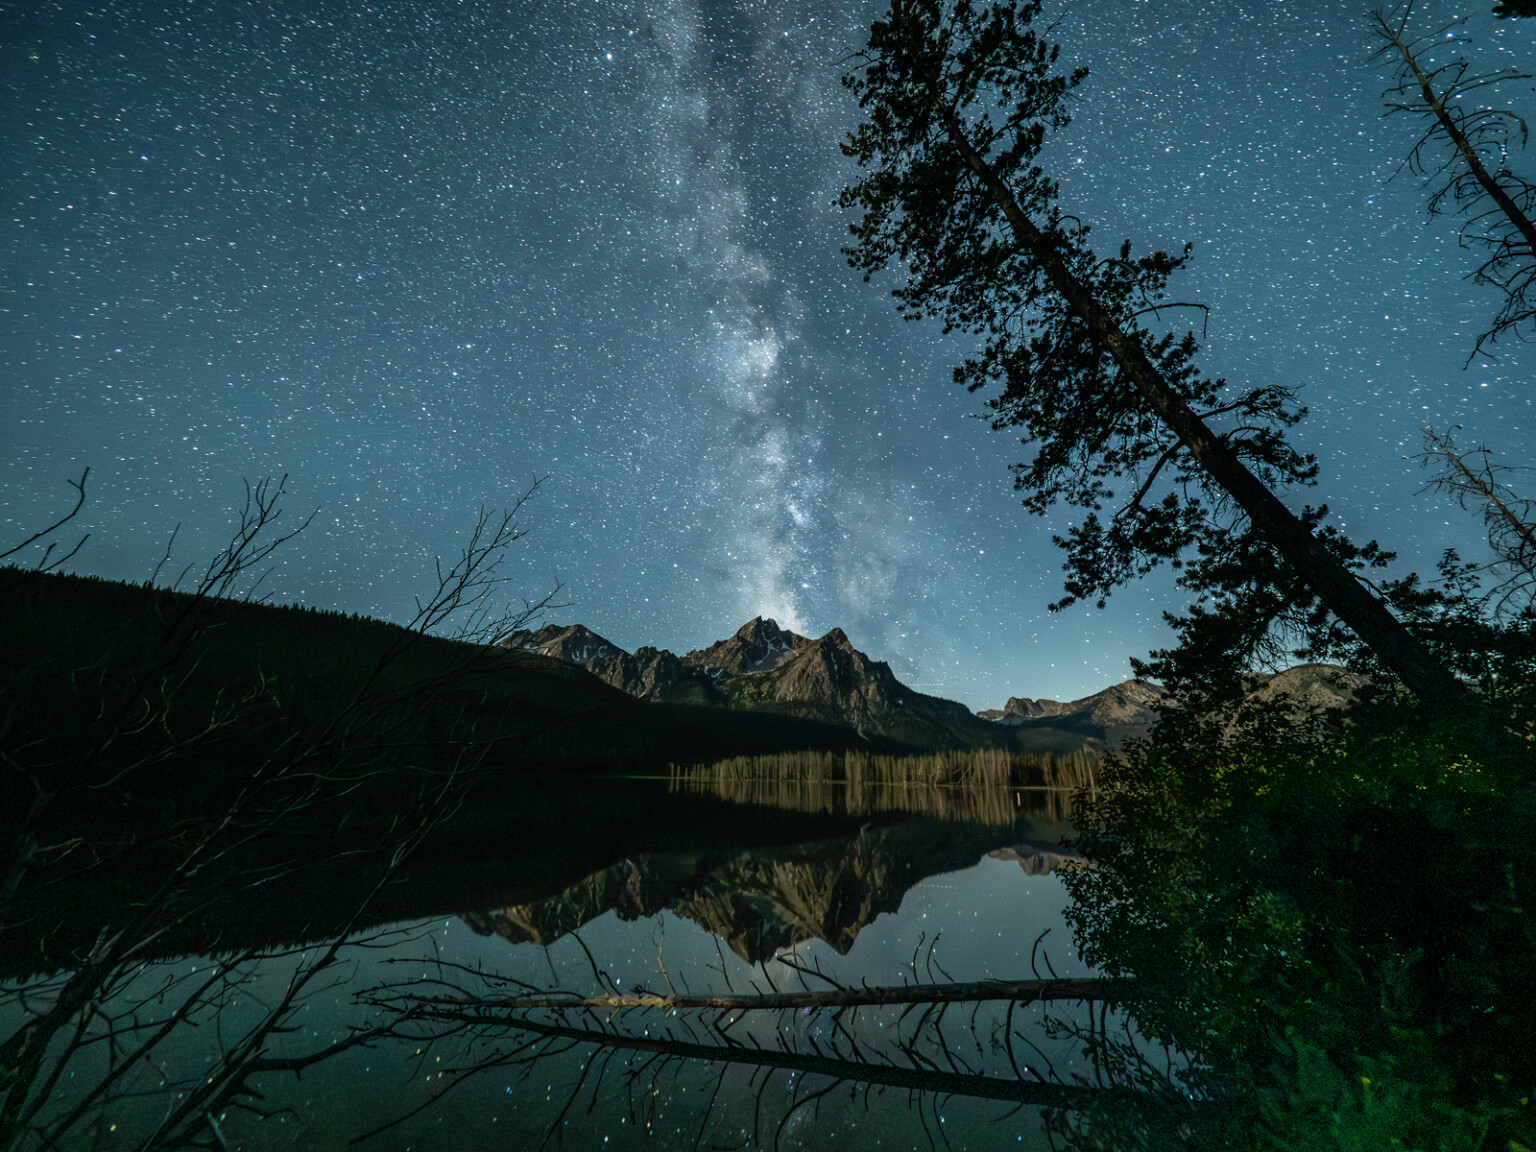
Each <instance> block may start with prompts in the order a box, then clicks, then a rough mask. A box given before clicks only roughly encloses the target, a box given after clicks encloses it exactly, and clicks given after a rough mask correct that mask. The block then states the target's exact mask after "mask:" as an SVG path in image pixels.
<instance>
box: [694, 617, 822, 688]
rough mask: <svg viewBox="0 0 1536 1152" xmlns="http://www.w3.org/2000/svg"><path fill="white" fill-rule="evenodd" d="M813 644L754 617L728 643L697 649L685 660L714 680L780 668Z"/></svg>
mask: <svg viewBox="0 0 1536 1152" xmlns="http://www.w3.org/2000/svg"><path fill="white" fill-rule="evenodd" d="M811 643H813V641H810V640H807V639H806V638H805V637H804V636H799V635H797V634H795V633H794V632H790V631H788V630H787V629H783V628H780V627H779V626H778V624H777V623H776V622H774V621H772V620H764V619H763V618H762V617H761V616H754V617H753V618H752V619H751V620H749V621H747V623H745V624H743V625H742V626H741V628H740V629H738V630H737V632H736V635H734V636H732V637H731V638H730V639H729V640H721V641H719V642H717V643H715V644H711V645H710V646H709V647H708V648H699V649H695V650H694V651H692V652H689V653H687V654H685V655H684V656H683V657H682V661H683V663H684V664H687V665H688V666H689V667H692V668H698V669H701V670H702V671H704V672H706V673H708V674H709V675H710V676H712V677H713V678H714V679H721V678H722V676H744V675H747V674H748V673H751V672H766V671H769V670H770V669H773V668H777V667H778V666H779V665H781V664H784V663H786V662H788V661H790V660H793V659H794V658H795V656H796V655H797V654H798V653H799V652H800V651H801V650H802V649H804V648H805V647H806V646H807V645H809V644H811Z"/></svg>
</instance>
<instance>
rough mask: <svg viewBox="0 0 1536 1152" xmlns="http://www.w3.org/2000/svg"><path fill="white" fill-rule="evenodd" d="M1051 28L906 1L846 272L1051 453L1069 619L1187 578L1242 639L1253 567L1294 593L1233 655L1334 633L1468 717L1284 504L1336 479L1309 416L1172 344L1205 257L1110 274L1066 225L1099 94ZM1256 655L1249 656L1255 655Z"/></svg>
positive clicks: (886, 45)
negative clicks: (1232, 579) (977, 340)
mask: <svg viewBox="0 0 1536 1152" xmlns="http://www.w3.org/2000/svg"><path fill="white" fill-rule="evenodd" d="M1039 13H1040V3H1039V2H1038V0H1023V2H1020V3H1001V4H992V5H987V6H978V5H977V4H975V3H973V2H972V0H957V2H955V3H952V4H944V3H941V2H940V0H895V2H894V3H893V4H892V7H891V10H890V13H889V14H888V16H887V18H886V19H885V20H882V21H880V22H878V23H876V24H875V25H874V26H873V28H872V29H871V33H870V41H869V45H868V47H867V49H866V50H865V52H864V53H863V54H862V56H861V57H859V58H858V65H859V66H858V67H857V68H855V70H854V71H852V72H850V73H849V74H848V75H847V76H845V77H844V83H845V84H846V85H847V86H848V87H849V88H850V89H851V90H852V91H853V92H854V94H855V95H856V96H857V97H858V101H859V106H860V108H861V109H862V110H863V113H864V117H865V119H864V122H863V123H861V124H860V125H859V126H858V128H857V129H856V130H855V131H854V132H853V133H852V134H851V135H850V136H849V137H848V139H847V141H846V142H845V143H844V145H843V150H844V152H845V153H846V154H847V155H849V156H850V157H852V158H853V159H855V160H856V161H857V162H858V163H859V165H860V166H861V167H862V168H863V169H864V170H865V173H864V175H863V178H862V179H861V180H859V181H858V182H857V183H854V184H852V185H850V186H849V187H847V188H845V189H844V191H843V194H842V198H841V204H842V206H844V207H845V208H854V209H859V210H861V211H862V216H861V218H860V219H859V221H858V222H857V223H855V224H853V225H852V226H851V227H852V232H853V236H854V244H853V245H852V246H851V247H850V248H848V249H847V250H846V253H847V255H848V259H849V262H850V263H851V264H852V265H853V266H854V267H855V268H857V269H859V270H861V271H863V272H864V274H865V277H866V279H868V278H870V277H872V276H873V275H874V274H875V273H876V272H879V271H881V270H883V269H885V268H887V267H889V266H890V265H892V264H893V263H900V264H902V265H903V266H904V267H905V269H906V282H905V283H904V284H903V285H901V286H899V287H898V288H896V289H895V292H894V295H895V296H896V299H897V301H898V302H899V304H900V306H901V308H902V310H903V313H904V314H905V315H906V316H908V317H910V318H918V317H933V318H937V319H939V320H941V321H942V323H943V324H944V330H945V331H946V332H950V331H960V332H966V333H972V334H975V335H977V336H980V337H981V338H982V346H981V348H980V350H979V351H977V352H976V353H974V354H973V355H971V356H970V357H968V358H967V359H966V360H965V362H964V363H963V364H961V365H960V366H959V367H957V368H956V369H955V380H956V382H958V383H961V384H963V385H965V386H966V387H968V388H970V389H972V390H975V389H981V388H987V389H997V391H996V393H995V394H994V395H992V396H991V398H990V399H989V400H988V402H987V403H988V405H989V407H990V409H991V411H992V414H993V415H992V420H993V425H994V427H996V428H999V429H1004V428H1016V429H1021V430H1022V431H1023V433H1024V437H1023V439H1024V442H1025V443H1026V444H1029V445H1031V447H1032V448H1033V450H1034V457H1033V459H1032V460H1030V461H1029V462H1027V463H1023V464H1020V465H1018V466H1017V468H1016V476H1017V482H1018V484H1019V487H1020V488H1021V489H1023V490H1024V491H1025V493H1026V496H1025V500H1024V503H1025V505H1026V507H1028V508H1029V509H1030V510H1031V511H1033V512H1036V513H1044V512H1046V511H1047V510H1049V509H1050V508H1052V507H1053V506H1054V505H1056V504H1058V503H1065V504H1067V505H1069V506H1072V507H1076V508H1079V509H1081V510H1082V513H1083V516H1082V519H1081V521H1080V522H1079V523H1078V524H1077V525H1076V526H1075V527H1073V528H1072V529H1071V530H1070V531H1069V532H1068V533H1067V535H1066V536H1065V537H1061V538H1058V543H1059V544H1061V545H1062V546H1063V547H1064V548H1065V550H1066V554H1067V560H1066V565H1065V568H1066V572H1067V577H1066V596H1065V597H1064V598H1063V599H1062V600H1060V601H1059V602H1058V603H1057V604H1056V605H1054V606H1053V607H1063V606H1065V605H1067V604H1071V603H1073V602H1074V601H1076V600H1079V599H1091V600H1096V601H1098V602H1099V603H1101V604H1102V603H1103V601H1104V599H1105V597H1107V596H1108V595H1109V594H1110V592H1111V591H1112V590H1113V589H1114V588H1115V587H1116V586H1118V585H1120V584H1122V583H1124V582H1126V581H1128V580H1130V579H1133V578H1135V577H1137V576H1140V575H1143V574H1145V573H1147V572H1149V571H1151V570H1152V569H1153V568H1154V567H1156V566H1158V565H1159V564H1162V563H1172V564H1173V565H1174V566H1175V567H1178V568H1181V569H1183V572H1184V577H1183V579H1184V582H1185V583H1186V585H1187V586H1189V587H1191V588H1194V589H1196V590H1198V591H1199V592H1201V593H1202V594H1203V595H1206V596H1212V595H1214V596H1215V597H1216V598H1217V600H1218V607H1219V610H1220V618H1221V619H1222V620H1224V621H1225V620H1227V619H1228V618H1229V617H1231V615H1232V613H1233V612H1234V611H1237V610H1238V609H1240V608H1241V609H1244V610H1246V609H1248V608H1252V607H1253V606H1254V604H1253V602H1249V601H1243V600H1241V598H1240V597H1237V596H1235V595H1234V594H1233V590H1232V589H1231V588H1227V587H1224V586H1223V585H1222V583H1221V579H1220V574H1221V573H1228V574H1230V573H1231V572H1232V571H1235V570H1237V569H1234V567H1233V565H1234V564H1238V565H1239V567H1240V568H1241V570H1242V572H1243V573H1244V580H1245V581H1246V582H1249V583H1251V582H1252V580H1253V579H1260V582H1261V583H1262V584H1264V585H1265V586H1266V587H1269V588H1271V589H1274V588H1282V589H1283V592H1282V594H1280V595H1279V596H1278V598H1276V597H1273V596H1272V597H1270V598H1269V602H1267V603H1266V604H1265V605H1264V608H1265V611H1266V612H1270V613H1271V614H1270V615H1269V616H1268V617H1267V618H1265V619H1258V620H1255V619H1251V618H1248V617H1245V618H1244V619H1243V620H1242V621H1241V623H1242V625H1243V627H1242V628H1239V629H1238V630H1237V632H1236V633H1234V632H1233V630H1232V629H1230V628H1228V629H1226V631H1227V634H1228V636H1229V638H1230V636H1232V635H1236V634H1239V633H1241V634H1242V635H1244V636H1246V637H1248V638H1250V639H1251V640H1252V641H1253V642H1254V643H1257V642H1259V641H1260V640H1261V639H1262V638H1263V637H1264V636H1266V635H1267V634H1268V631H1269V627H1270V625H1272V624H1273V623H1274V622H1275V620H1276V619H1278V618H1280V617H1283V616H1287V615H1288V616H1289V618H1290V619H1292V620H1293V621H1304V620H1308V619H1315V618H1318V617H1320V616H1321V617H1328V616H1329V615H1330V614H1331V616H1332V617H1336V618H1337V619H1338V620H1340V621H1342V622H1343V623H1344V624H1345V625H1346V626H1347V627H1348V628H1349V629H1350V630H1351V631H1352V632H1353V633H1354V634H1355V635H1356V636H1358V637H1359V638H1360V640H1361V641H1363V642H1364V643H1365V644H1366V645H1367V646H1369V647H1370V648H1371V649H1372V650H1373V651H1374V652H1375V653H1376V654H1377V655H1378V656H1379V657H1380V659H1381V661H1382V663H1383V664H1384V665H1385V666H1386V667H1387V668H1388V669H1389V670H1390V671H1391V672H1392V673H1393V674H1394V675H1396V676H1397V677H1398V678H1400V679H1401V680H1402V681H1403V682H1404V683H1406V684H1407V685H1408V686H1409V687H1410V688H1412V689H1413V690H1414V691H1415V692H1416V693H1417V694H1419V695H1421V696H1426V697H1429V698H1436V699H1455V698H1458V697H1459V696H1460V695H1461V694H1462V689H1461V687H1460V684H1459V682H1458V681H1457V680H1456V679H1455V677H1453V676H1452V675H1451V674H1450V673H1449V672H1447V671H1446V670H1445V668H1443V667H1442V666H1441V665H1440V664H1438V663H1437V662H1436V660H1435V659H1434V657H1433V656H1431V655H1430V653H1429V652H1428V651H1427V650H1426V649H1425V648H1424V646H1423V645H1422V644H1421V643H1420V642H1419V641H1418V640H1417V639H1416V638H1415V637H1414V636H1413V635H1411V634H1410V633H1409V632H1408V630H1407V629H1405V628H1404V627H1403V625H1402V624H1400V623H1399V622H1398V621H1397V620H1396V619H1395V618H1394V617H1393V616H1392V614H1391V613H1390V612H1389V611H1388V610H1387V608H1386V607H1385V606H1384V605H1383V604H1382V602H1381V601H1380V600H1379V599H1378V598H1377V597H1376V596H1375V595H1374V594H1373V593H1372V592H1371V591H1370V590H1369V589H1367V588H1366V587H1365V586H1364V584H1362V582H1361V581H1360V580H1359V579H1358V578H1357V576H1356V575H1355V570H1358V569H1359V568H1360V567H1362V566H1364V565H1366V564H1370V563H1375V562H1379V561H1380V559H1381V558H1382V556H1383V555H1384V554H1383V553H1382V552H1381V550H1380V549H1377V548H1375V547H1374V546H1366V547H1363V548H1362V547H1356V546H1354V545H1352V544H1350V543H1349V542H1348V541H1347V540H1346V539H1344V538H1343V537H1342V536H1341V535H1340V534H1338V533H1336V532H1329V531H1325V530H1320V525H1321V521H1322V519H1323V517H1324V515H1325V514H1326V509H1313V508H1305V509H1303V511H1302V512H1300V513H1295V512H1292V511H1291V510H1290V509H1288V508H1287V507H1286V506H1285V505H1284V504H1283V503H1282V502H1281V501H1280V499H1279V498H1278V497H1277V496H1276V491H1278V490H1283V489H1286V488H1289V487H1293V486H1296V485H1305V484H1307V483H1309V482H1311V481H1312V479H1313V477H1314V476H1315V475H1316V471H1317V464H1316V461H1315V460H1314V459H1313V458H1312V456H1310V455H1309V454H1306V453H1304V452H1301V451H1299V450H1297V449H1296V448H1294V447H1292V445H1291V444H1290V442H1289V440H1288V439H1287V431H1288V430H1289V429H1290V428H1291V427H1292V426H1293V425H1294V424H1295V423H1296V422H1297V421H1298V420H1299V419H1300V418H1301V416H1302V415H1303V410H1302V409H1301V408H1299V407H1298V406H1297V405H1296V404H1295V402H1294V398H1293V395H1292V391H1291V389H1290V388H1288V387H1287V386H1285V385H1283V384H1273V385H1265V386H1260V387H1256V388H1250V389H1247V390H1245V391H1242V392H1235V391H1234V390H1233V389H1231V388H1229V387H1228V386H1227V383H1226V381H1224V380H1222V379H1219V378H1213V377H1211V376H1208V375H1206V374H1205V373H1204V372H1203V371H1202V370H1201V369H1200V368H1199V367H1198V366H1197V364H1196V355H1197V353H1198V352H1199V351H1200V344H1199V341H1198V340H1197V339H1196V337H1195V335H1194V333H1193V331H1192V330H1187V329H1186V330H1184V331H1182V332H1181V331H1179V330H1178V328H1175V327H1171V326H1170V324H1169V321H1170V319H1171V318H1173V317H1174V316H1175V315H1176V314H1177V313H1178V311H1179V310H1180V309H1186V308H1189V307H1191V305H1188V304H1185V303H1183V302H1180V301H1176V300H1172V299H1170V298H1169V295H1168V285H1169V281H1170V278H1171V277H1172V276H1173V275H1174V274H1175V273H1176V272H1177V271H1178V270H1179V269H1180V268H1181V267H1183V265H1184V264H1185V263H1186V262H1187V260H1188V259H1189V249H1188V248H1186V249H1185V250H1184V251H1183V252H1181V253H1176V254H1170V253H1168V252H1163V251H1151V252H1148V253H1146V254H1142V255H1136V254H1134V253H1133V249H1132V245H1131V243H1130V242H1129V241H1127V242H1126V243H1124V244H1122V245H1121V246H1120V248H1119V249H1118V251H1117V252H1115V254H1113V255H1111V256H1108V257H1101V256H1100V255H1099V254H1098V253H1096V252H1095V251H1094V250H1093V248H1092V247H1091V246H1090V244H1089V231H1090V229H1089V227H1088V226H1087V225H1085V224H1084V223H1083V222H1082V221H1080V220H1079V219H1078V218H1077V217H1075V216H1073V215H1071V214H1070V213H1068V212H1067V211H1065V210H1064V209H1063V208H1062V206H1061V204H1060V201H1059V195H1058V193H1059V189H1058V186H1057V184H1056V183H1055V182H1054V181H1053V180H1052V179H1051V178H1050V176H1049V175H1048V174H1047V173H1046V171H1045V170H1044V168H1043V167H1042V165H1041V164H1040V162H1039V156H1040V151H1041V148H1042V145H1043V144H1044V141H1045V139H1046V136H1047V134H1048V133H1050V132H1053V131H1056V130H1058V129H1061V128H1063V127H1065V126H1066V124H1067V123H1068V120H1069V116H1068V102H1069V99H1070V97H1071V95H1072V92H1073V90H1074V89H1075V88H1076V87H1077V85H1078V84H1079V83H1080V82H1081V81H1082V79H1083V76H1084V72H1083V71H1082V70H1077V71H1073V72H1064V71H1062V70H1060V69H1059V68H1058V62H1059V47H1058V46H1057V45H1055V44H1053V43H1051V42H1050V41H1049V40H1048V39H1047V38H1046V37H1044V36H1042V35H1041V34H1040V33H1039V32H1037V31H1036V30H1035V28H1034V26H1033V24H1034V21H1035V20H1036V18H1037V17H1038V16H1039ZM1255 557H1257V559H1258V562H1257V563H1254V562H1253V560H1254V559H1255ZM1192 558H1193V559H1194V561H1195V563H1194V564H1193V565H1190V566H1186V565H1187V562H1188V561H1189V560H1190V559H1192ZM1239 562H1241V563H1239ZM1207 615H1208V617H1209V614H1207ZM1236 647H1237V648H1238V649H1245V650H1246V651H1247V652H1248V654H1249V655H1251V654H1252V647H1253V644H1252V643H1249V642H1248V640H1245V641H1243V642H1242V643H1239V644H1237V645H1236Z"/></svg>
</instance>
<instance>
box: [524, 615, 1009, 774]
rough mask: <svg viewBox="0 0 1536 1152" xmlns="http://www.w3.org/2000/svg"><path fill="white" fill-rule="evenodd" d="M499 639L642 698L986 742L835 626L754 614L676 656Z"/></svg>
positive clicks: (958, 714)
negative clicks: (784, 624) (802, 629)
mask: <svg viewBox="0 0 1536 1152" xmlns="http://www.w3.org/2000/svg"><path fill="white" fill-rule="evenodd" d="M504 643H505V645H506V646H507V647H509V648H524V649H528V650H529V651H533V652H538V653H541V654H542V655H545V656H553V657H554V658H555V659H557V660H564V661H566V662H567V663H570V664H577V665H580V666H581V667H583V668H585V669H587V671H589V672H592V673H593V674H595V675H597V676H599V677H601V678H602V679H603V680H605V681H607V682H608V683H609V684H612V685H613V686H614V687H615V688H619V689H621V690H623V691H625V692H628V693H629V694H630V695H632V696H639V697H641V698H642V699H648V700H657V701H683V702H688V703H695V704H713V705H716V706H722V707H727V708H741V709H746V710H750V711H762V712H780V713H785V714H788V715H794V716H804V717H809V718H812V719H817V720H826V721H832V722H837V723H845V724H851V725H853V726H854V727H856V728H857V729H858V730H859V731H860V732H861V733H866V734H879V735H882V736H887V737H891V738H893V739H897V740H901V741H904V742H907V743H911V744H913V745H917V746H921V747H933V748H937V747H970V746H974V745H976V744H984V743H988V742H989V740H988V732H987V730H988V728H990V725H986V724H983V723H981V722H980V721H978V720H977V719H976V718H975V717H974V716H972V715H971V713H970V712H969V711H968V710H967V709H966V707H965V706H964V705H963V704H957V703H955V702H954V701H951V700H941V699H939V698H938V697H935V696H925V695H923V694H922V693H920V692H914V691H912V689H910V688H908V687H907V686H906V685H904V684H902V683H901V682H900V681H899V680H897V679H896V677H895V675H894V674H893V673H892V672H891V668H890V665H889V664H886V663H884V662H883V661H879V660H871V659H870V658H869V657H868V656H866V655H865V654H864V653H862V652H860V651H859V650H858V649H857V648H855V647H854V646H853V644H852V643H851V642H850V641H849V639H848V637H847V635H846V634H845V633H844V632H843V630H842V629H841V628H834V629H832V631H830V632H828V633H827V634H826V635H825V636H823V637H821V638H820V639H817V640H811V639H809V638H807V637H805V636H801V635H799V634H798V633H795V632H791V631H789V630H787V629H784V628H780V627H779V626H778V624H777V623H776V622H775V621H773V620H769V619H765V618H763V617H761V616H759V617H756V618H754V619H752V620H749V621H748V622H747V623H746V624H744V625H742V627H741V628H740V629H738V630H737V632H736V634H735V635H734V636H731V637H730V638H729V639H726V640H721V641H719V642H718V643H715V644H711V645H710V646H709V647H707V648H700V649H696V650H695V651H692V652H688V653H686V654H684V655H683V656H680V657H679V656H675V655H673V654H672V653H671V652H668V651H666V650H665V649H657V648H641V649H638V650H637V651H635V652H634V653H629V652H625V651H624V650H623V649H622V648H620V647H619V646H618V645H616V644H614V643H612V642H611V641H608V640H605V639H604V638H603V637H601V636H599V635H598V634H597V633H595V632H593V631H592V630H591V629H589V628H585V627H583V626H582V625H580V624H574V625H570V626H568V627H559V626H555V625H550V626H548V627H545V628H540V629H539V630H538V631H537V632H527V631H524V632H517V633H514V634H513V635H512V636H510V637H508V638H507V640H506V641H505V642H504ZM993 731H994V732H995V729H994V730H993Z"/></svg>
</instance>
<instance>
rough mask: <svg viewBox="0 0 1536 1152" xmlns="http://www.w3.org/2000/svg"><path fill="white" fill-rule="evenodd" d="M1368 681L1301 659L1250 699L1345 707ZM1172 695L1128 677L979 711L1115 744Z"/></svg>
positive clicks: (1146, 727) (1258, 685)
mask: <svg viewBox="0 0 1536 1152" xmlns="http://www.w3.org/2000/svg"><path fill="white" fill-rule="evenodd" d="M1366 683H1367V681H1366V678H1365V677H1364V676H1361V675H1360V674H1359V673H1357V672H1351V671H1350V670H1349V669H1347V668H1342V667H1340V666H1339V665H1337V664H1299V665H1297V666H1296V667H1294V668H1287V669H1286V670H1285V671H1283V672H1276V673H1273V674H1267V675H1263V676H1258V677H1255V679H1254V682H1253V690H1252V692H1251V693H1250V697H1249V698H1250V699H1252V700H1254V701H1259V702H1263V701H1269V700H1280V699H1283V700H1287V701H1289V702H1290V703H1292V704H1294V705H1296V706H1298V707H1300V708H1302V709H1305V710H1308V711H1321V710H1323V709H1328V708H1347V707H1349V706H1350V705H1351V704H1353V703H1354V702H1355V700H1356V698H1357V697H1358V695H1359V692H1360V690H1361V689H1362V688H1364V687H1365V685H1366ZM1171 705H1172V699H1171V698H1170V697H1169V695H1168V693H1167V692H1166V691H1165V690H1164V689H1163V688H1161V687H1160V686H1158V685H1156V684H1153V683H1151V682H1150V681H1147V680H1126V681H1125V682H1124V683H1121V684H1115V685H1113V686H1111V687H1109V688H1106V689H1104V690H1103V691H1102V692H1095V693H1094V694H1093V695H1092V696H1084V697H1083V698H1082V699H1081V700H1070V701H1061V700H1031V699H1029V698H1027V697H1019V696H1014V697H1011V698H1010V699H1009V700H1008V703H1007V704H1005V705H1004V706H1003V707H1002V708H1001V709H997V708H990V709H988V710H986V711H984V712H978V713H977V714H976V715H977V716H979V717H980V718H981V719H983V720H990V721H991V722H992V723H994V724H999V725H1003V726H1005V727H1009V728H1015V729H1019V730H1021V731H1022V730H1042V729H1051V730H1057V731H1062V730H1064V731H1067V732H1075V733H1078V734H1079V735H1082V736H1087V737H1092V738H1094V739H1097V740H1102V741H1103V742H1104V743H1105V745H1106V746H1108V747H1109V748H1112V749H1116V748H1122V747H1124V746H1125V742H1126V741H1127V740H1130V739H1134V738H1136V737H1139V736H1145V735H1146V734H1147V733H1148V732H1150V731H1151V730H1152V727H1153V726H1154V725H1155V724H1156V723H1157V721H1158V714H1159V709H1160V708H1166V707H1170V706H1171Z"/></svg>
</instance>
